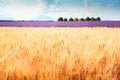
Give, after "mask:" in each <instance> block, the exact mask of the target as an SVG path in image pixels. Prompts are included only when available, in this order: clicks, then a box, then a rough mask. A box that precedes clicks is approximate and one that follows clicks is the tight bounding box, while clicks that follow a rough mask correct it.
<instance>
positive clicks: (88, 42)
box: [0, 27, 120, 80]
mask: <svg viewBox="0 0 120 80" xmlns="http://www.w3.org/2000/svg"><path fill="white" fill-rule="evenodd" d="M0 80H120V28H107V27H104V28H102V27H95V28H87V27H84V28H54V27H53V28H43V27H36V28H33V27H29V28H25V27H22V28H21V27H0Z"/></svg>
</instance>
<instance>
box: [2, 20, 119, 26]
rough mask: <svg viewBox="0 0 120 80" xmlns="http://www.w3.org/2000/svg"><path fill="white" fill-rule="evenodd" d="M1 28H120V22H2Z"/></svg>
mask: <svg viewBox="0 0 120 80" xmlns="http://www.w3.org/2000/svg"><path fill="white" fill-rule="evenodd" d="M0 26H1V27H2V26H11V27H16V26H17V27H24V26H26V27H38V26H39V27H40V26H41V27H94V26H99V27H120V21H78V22H54V21H48V22H47V21H23V22H22V21H13V22H0Z"/></svg>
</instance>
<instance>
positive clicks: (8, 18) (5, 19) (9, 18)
mask: <svg viewBox="0 0 120 80" xmlns="http://www.w3.org/2000/svg"><path fill="white" fill-rule="evenodd" d="M2 20H3V21H8V20H14V19H13V18H11V17H4V16H0V21H2Z"/></svg>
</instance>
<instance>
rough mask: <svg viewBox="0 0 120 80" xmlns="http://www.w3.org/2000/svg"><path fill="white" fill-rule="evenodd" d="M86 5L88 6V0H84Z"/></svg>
mask: <svg viewBox="0 0 120 80" xmlns="http://www.w3.org/2000/svg"><path fill="white" fill-rule="evenodd" d="M84 7H85V8H88V0H84Z"/></svg>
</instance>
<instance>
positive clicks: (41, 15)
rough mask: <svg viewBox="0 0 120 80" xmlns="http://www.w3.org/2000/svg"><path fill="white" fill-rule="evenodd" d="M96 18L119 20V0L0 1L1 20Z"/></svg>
mask: <svg viewBox="0 0 120 80" xmlns="http://www.w3.org/2000/svg"><path fill="white" fill-rule="evenodd" d="M98 16H99V17H101V18H102V20H120V0H0V19H1V20H4V19H9V20H10V19H11V20H12V19H13V20H56V19H57V18H58V17H67V18H70V17H78V18H81V17H83V18H85V17H98Z"/></svg>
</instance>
